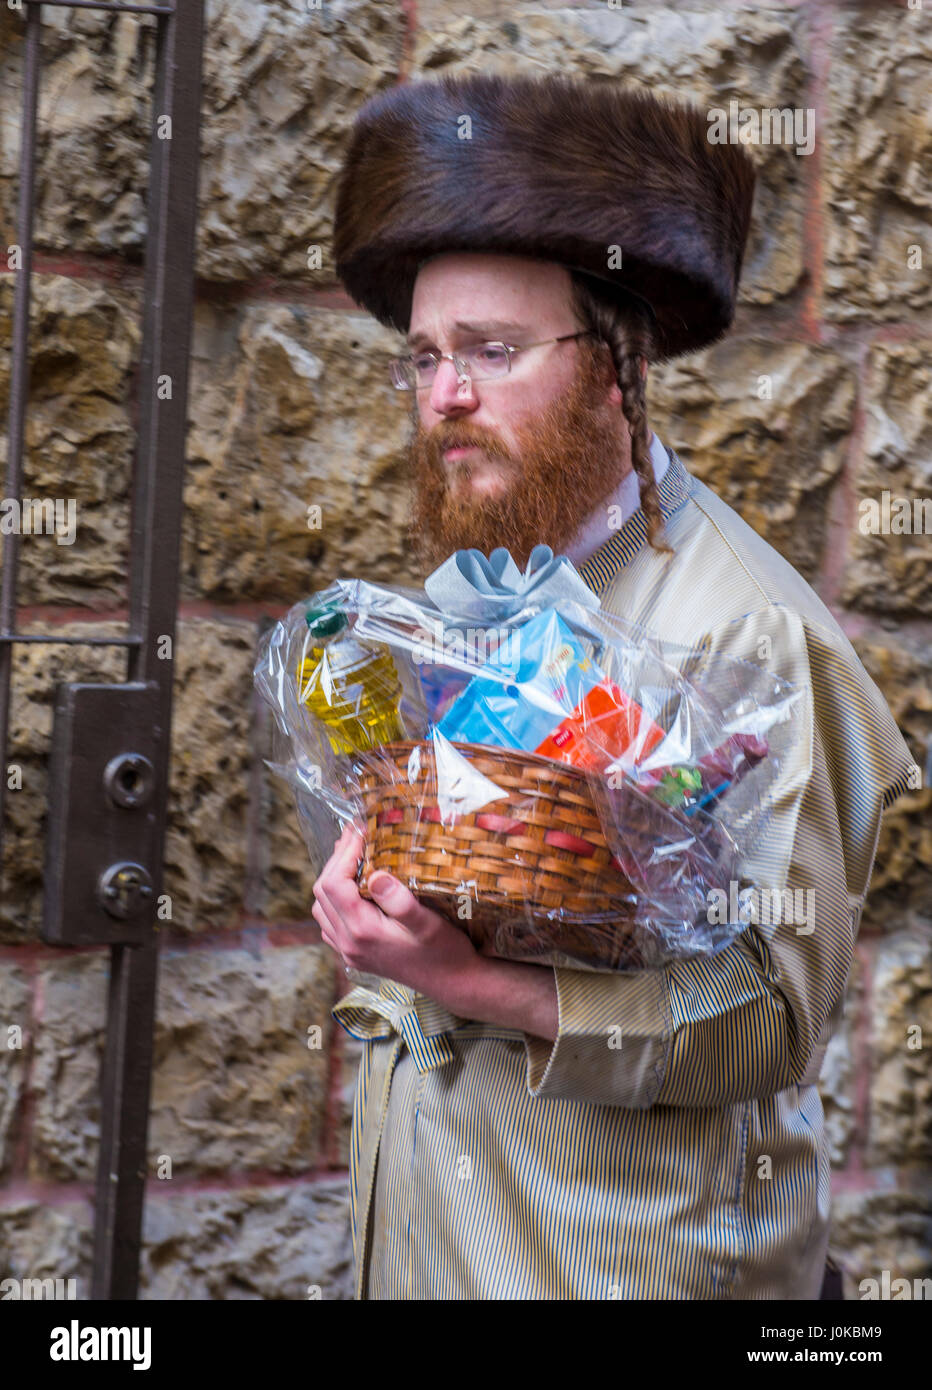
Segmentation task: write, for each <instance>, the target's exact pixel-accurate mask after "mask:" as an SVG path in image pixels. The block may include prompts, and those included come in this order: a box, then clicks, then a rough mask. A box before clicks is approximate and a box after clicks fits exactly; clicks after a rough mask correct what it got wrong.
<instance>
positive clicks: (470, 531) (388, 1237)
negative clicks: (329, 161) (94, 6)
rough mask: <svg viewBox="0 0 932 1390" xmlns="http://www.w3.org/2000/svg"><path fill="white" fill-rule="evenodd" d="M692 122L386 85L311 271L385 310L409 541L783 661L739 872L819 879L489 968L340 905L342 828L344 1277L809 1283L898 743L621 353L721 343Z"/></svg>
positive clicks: (721, 215) (821, 623) (744, 1292)
mask: <svg viewBox="0 0 932 1390" xmlns="http://www.w3.org/2000/svg"><path fill="white" fill-rule="evenodd" d="M464 116H468V117H470V121H471V126H470V128H471V129H472V141H473V143H470V142H468V141H467V142H464V144H463V147H462V148H461V147H460V146H458V145H457V143H456V139H455V135H454V134H452V133H451V132H455V131H456V130H457V129H458V128H459V126H461V124H462V120H463V117H464ZM703 127H704V121H703V119H702V117H701V116H700V115H699V114H698V113H690V112H689V111H688V109H687V108H682V107H680V108H674V107H664V106H661V104H660V103H658V102H655V101H654V99H653V98H650V97H646V96H643V95H640V94H636V95H632V94H631V93H628V92H624V91H619V90H617V89H615V88H611V87H606V86H602V85H599V86H596V87H590V86H584V85H577V84H571V83H569V82H567V81H565V80H560V79H545V80H543V81H542V82H540V83H534V82H530V81H529V80H527V79H524V80H515V79H513V80H511V81H510V82H509V81H505V80H504V79H498V78H467V79H461V80H460V81H459V82H455V81H450V80H447V81H445V82H443V83H437V84H432V83H431V84H429V83H418V84H414V85H413V86H411V87H409V88H405V89H396V90H395V91H393V92H390V93H387V94H384V95H383V96H381V97H379V98H377V99H376V100H375V102H374V103H370V105H369V107H367V108H366V110H365V111H364V113H363V114H362V115H361V117H360V120H359V122H358V123H357V130H356V134H355V137H354V142H353V144H352V145H351V149H350V153H349V156H348V159H347V166H346V170H345V171H344V180H343V184H342V185H341V193H340V199H339V201H338V210H337V228H336V237H335V242H336V247H337V263H338V268H339V270H340V273H341V276H342V277H343V279H344V282H345V283H346V284H347V288H348V289H349V290H350V293H352V294H353V296H354V298H356V299H357V300H358V301H359V302H361V303H364V304H365V305H366V306H367V307H368V308H369V309H370V310H371V311H372V312H373V313H376V314H378V316H379V317H380V318H382V319H383V321H384V322H387V323H393V324H394V325H395V326H396V327H398V328H400V329H401V330H402V331H403V332H406V333H407V334H408V338H409V344H410V348H411V351H410V352H409V353H408V354H406V355H405V357H404V359H403V360H402V361H401V362H400V363H399V365H398V366H397V367H396V368H395V369H394V372H395V380H396V384H400V385H402V386H406V387H408V388H409V389H411V391H412V397H413V400H414V410H415V411H416V415H417V418H416V419H415V429H414V437H413V440H412V444H411V456H412V468H413V472H414V475H415V484H416V497H415V506H414V522H415V529H416V530H417V531H418V533H419V539H420V543H421V544H422V547H423V550H424V557H425V560H426V561H427V563H428V564H435V563H439V561H440V560H442V559H443V558H445V557H446V556H447V555H448V554H449V553H450V551H451V550H453V549H456V548H462V547H466V546H476V547H477V548H480V549H483V550H484V551H486V552H488V551H489V550H491V549H494V548H495V547H496V546H498V545H505V546H507V547H508V548H509V549H510V550H511V553H512V555H513V556H514V558H515V559H516V561H517V562H518V563H519V564H523V562H524V561H525V560H526V558H527V555H528V553H529V552H530V549H531V548H532V546H533V545H534V544H536V543H538V542H541V541H543V542H545V543H547V544H549V545H551V547H552V548H553V549H554V551H555V552H556V553H560V552H561V551H562V552H564V553H567V554H568V555H569V556H570V558H572V559H573V560H574V562H575V563H577V564H578V566H579V568H580V573H581V574H582V576H583V578H584V579H585V580H586V581H587V582H588V583H589V584H590V585H591V587H592V588H593V589H594V590H595V592H596V593H598V594H599V595H600V598H601V602H602V605H603V607H604V608H606V609H607V610H609V611H610V612H613V613H617V614H621V615H624V616H625V617H626V618H630V619H633V620H634V621H637V622H641V623H644V624H645V625H647V626H649V627H651V628H652V629H653V630H654V632H656V633H657V634H658V635H659V636H660V637H661V638H664V639H668V640H669V641H671V642H675V643H681V644H684V645H685V646H687V647H691V648H693V649H695V650H696V651H697V652H705V653H715V652H724V653H727V654H730V655H732V656H737V657H741V658H743V659H745V660H748V661H751V662H753V663H754V664H755V665H756V666H758V667H759V666H761V665H764V666H766V667H767V668H768V669H769V670H772V671H773V672H774V673H775V674H777V675H779V676H781V677H784V678H786V679H788V680H791V681H793V682H795V683H797V684H798V685H800V686H801V687H802V688H804V690H805V691H806V695H807V704H806V717H805V719H804V720H803V725H804V728H803V734H802V736H801V738H800V740H799V743H798V746H797V747H796V748H795V749H794V752H793V754H792V756H791V757H790V758H788V760H787V765H786V767H785V768H783V769H781V779H780V795H779V797H778V798H777V804H776V808H775V813H774V815H773V817H772V820H771V823H770V826H769V828H768V834H767V837H766V843H761V844H759V845H757V846H755V847H754V850H753V852H750V853H749V854H748V857H747V863H746V866H745V867H746V868H747V869H748V871H749V872H748V876H749V877H750V878H752V879H753V881H754V882H755V883H756V884H758V885H759V886H761V887H773V888H784V887H785V888H788V889H789V890H791V891H792V892H793V894H794V899H795V900H797V901H799V900H802V901H807V902H812V903H813V915H812V921H811V922H803V921H799V920H794V921H784V922H783V923H781V924H779V925H777V926H776V927H775V928H774V930H773V933H772V934H770V935H768V934H766V933H762V932H761V931H759V930H758V929H757V928H756V927H755V926H753V925H752V926H749V927H748V929H747V930H746V931H744V932H743V933H742V934H741V935H740V936H739V937H738V938H737V939H736V940H735V941H734V942H733V943H732V945H731V946H730V947H728V948H727V949H725V950H723V951H720V952H719V953H718V954H717V955H715V956H713V957H707V958H702V959H698V960H692V961H688V962H677V963H676V964H674V965H671V966H669V967H667V968H665V969H663V970H651V971H642V972H636V973H634V972H633V973H615V974H611V973H601V974H600V973H595V972H587V971H576V970H565V969H556V968H553V967H550V966H547V967H543V966H539V965H531V964H524V963H517V962H510V961H500V960H497V959H492V958H489V957H480V956H479V955H478V954H477V953H476V952H475V950H474V949H473V947H472V946H471V944H470V942H469V939H468V937H467V936H466V934H465V933H464V932H462V931H461V930H459V929H458V928H456V927H454V926H452V925H451V923H450V922H448V921H446V919H444V918H442V917H440V916H439V915H438V914H436V913H435V912H432V911H431V910H429V909H428V908H426V907H424V906H422V905H421V904H420V903H418V901H417V899H416V897H415V896H414V895H413V894H412V893H411V892H410V891H409V890H408V889H407V888H406V887H405V886H404V885H403V884H401V883H400V882H398V881H397V880H395V879H394V878H393V877H392V876H391V875H388V874H374V875H372V876H371V878H370V880H369V888H370V891H371V892H372V894H373V896H374V898H375V900H376V902H373V903H370V902H366V901H365V900H364V899H362V898H361V897H360V895H359V892H358V889H357V886H356V880H355V873H356V867H357V862H358V858H359V854H360V849H361V841H360V839H359V837H358V835H356V833H355V832H354V831H353V830H352V829H351V828H347V830H346V831H344V833H343V835H342V836H341V837H340V840H339V842H338V844H337V846H336V849H335V850H334V853H333V855H332V857H331V859H330V860H329V861H328V863H327V865H326V866H325V867H324V869H323V871H322V873H321V875H320V877H319V878H318V879H317V881H316V883H315V884H314V891H315V896H316V902H315V906H314V909H313V913H314V916H315V919H316V920H317V921H318V922H319V924H320V926H321V931H322V936H323V939H324V941H325V942H327V944H329V945H331V946H332V947H333V948H334V949H335V950H336V951H337V952H338V953H339V955H340V957H341V959H342V960H343V962H344V963H345V964H346V965H347V966H349V967H351V968H354V969H356V970H359V971H364V972H367V973H368V974H371V975H375V976H378V977H379V978H380V980H381V984H380V987H379V989H378V991H376V990H374V989H368V988H365V987H362V986H360V987H358V988H356V989H354V990H353V991H351V993H350V994H349V995H347V996H346V998H344V999H343V1000H342V1001H341V1003H340V1004H339V1005H338V1006H337V1008H336V1009H335V1010H334V1016H335V1017H336V1018H337V1019H338V1021H339V1022H340V1023H341V1025H342V1026H343V1027H344V1028H345V1029H346V1030H347V1032H349V1033H351V1034H352V1035H354V1036H356V1037H359V1038H362V1039H364V1040H365V1051H364V1056H363V1059H362V1062H361V1066H360V1071H359V1078H358V1082H357V1090H356V1097H355V1106H354V1120H353V1133H352V1144H351V1184H350V1195H351V1213H352V1222H353V1238H354V1249H355V1254H356V1296H357V1297H359V1298H493V1299H499V1298H593V1299H601V1298H716V1299H731V1298H739V1299H767V1298H810V1299H811V1298H817V1297H818V1295H819V1290H820V1285H821V1281H822V1276H823V1270H824V1264H825V1253H826V1246H827V1240H828V1216H829V1180H830V1174H829V1159H828V1149H827V1142H826V1136H825V1127H824V1119H823V1114H822V1107H821V1103H820V1100H819V1095H818V1091H817V1089H816V1081H817V1079H818V1075H819V1069H820V1066H821V1062H822V1058H823V1056H824V1053H825V1048H826V1045H827V1042H828V1040H829V1038H830V1037H831V1035H832V1033H833V1032H834V1031H835V1029H836V1028H837V1026H838V1024H839V1021H840V1018H841V1013H842V1006H843V1000H844V993H845V987H846V981H847V977H848V972H849V969H850V964H851V957H852V950H853V943H854V938H855V935H856V932H857V927H858V923H859V919H860V912H861V908H862V905H863V901H864V896H865V893H866V890H867V886H868V882H869V878H870V873H871V870H872V867H873V857H874V851H875V848H876V837H877V833H878V831H879V825H880V817H881V814H882V810H883V808H884V806H886V805H888V804H889V803H890V802H891V801H892V800H893V799H894V798H895V797H896V795H898V793H899V792H900V791H901V790H903V789H904V788H905V786H906V784H907V779H908V777H909V774H910V769H911V766H912V762H911V758H910V755H909V752H908V749H907V748H906V745H905V743H904V742H903V739H902V737H901V736H900V734H899V731H898V730H897V728H896V725H895V723H894V721H893V719H892V717H891V716H890V713H889V710H888V709H887V707H886V705H885V704H884V701H883V699H882V697H881V695H880V693H879V691H878V690H877V689H876V687H875V686H874V685H873V683H872V682H871V681H870V679H869V678H868V676H867V674H866V673H865V672H864V670H863V668H862V666H861V664H860V662H859V661H858V659H857V656H856V654H855V653H854V651H853V648H852V647H851V646H850V644H849V643H848V642H847V639H846V638H845V637H844V634H843V633H842V632H841V630H840V629H839V628H838V626H837V624H836V623H835V621H834V619H833V618H832V616H831V614H830V613H829V612H828V610H827V609H826V608H825V607H824V605H823V604H822V603H821V602H820V600H819V599H818V597H817V596H816V595H815V593H814V592H813V591H812V590H811V589H810V588H809V586H808V585H807V584H806V583H805V582H804V581H803V580H802V579H801V578H800V576H799V575H798V574H797V573H796V572H795V571H794V570H793V569H792V568H791V567H790V566H789V565H788V564H787V563H786V561H784V560H783V559H782V558H781V557H780V556H779V555H778V554H777V553H776V552H775V551H774V550H773V549H772V548H771V547H770V546H768V545H767V544H766V543H765V542H764V541H763V540H762V539H761V538H760V537H759V536H757V535H756V534H755V533H754V532H753V531H752V530H751V529H750V528H749V527H748V526H746V525H745V523H744V522H742V520H741V518H740V517H739V516H738V515H737V514H736V513H735V512H734V511H733V510H732V509H731V508H729V507H727V506H726V505H725V504H724V503H723V502H722V501H721V499H719V498H718V497H717V496H716V495H715V494H714V493H713V492H712V491H711V490H710V489H709V488H707V487H705V486H704V485H703V484H702V483H701V482H699V480H698V479H696V478H694V477H692V476H691V475H690V474H689V473H688V471H687V470H686V469H685V468H684V466H683V464H682V462H681V461H680V460H679V458H678V457H677V456H676V454H674V453H672V451H668V450H665V449H664V448H663V446H662V444H661V443H660V441H659V440H658V439H657V437H656V435H654V434H653V433H652V432H651V431H650V429H649V426H648V424H647V417H646V408H645V403H644V379H645V375H646V365H647V362H648V361H658V360H664V359H665V358H667V357H669V356H672V355H675V354H676V353H678V352H683V351H688V350H690V349H692V348H694V347H696V346H697V345H699V344H700V343H701V342H704V341H711V340H713V339H714V338H715V337H717V336H720V335H721V333H722V332H723V331H724V329H725V328H726V327H727V325H728V323H729V322H730V319H731V316H732V313H733V298H734V294H735V290H736V286H737V281H738V274H739V271H740V265H741V258H742V254H743V248H744V240H745V237H746V233H747V226H748V219H749V213H750V200H751V195H752V189H753V173H752V172H749V170H750V165H749V161H748V157H747V155H746V153H745V152H744V151H743V150H738V149H736V148H734V147H730V148H729V147H722V146H716V147H712V146H709V145H708V144H707V142H704V141H703V140H702V139H701V133H702V129H703ZM528 131H531V132H533V139H532V140H530V141H529V140H528V139H527V134H528ZM609 132H610V133H611V134H612V138H611V139H609V138H608V133H609ZM476 140H479V141H480V142H481V143H480V145H479V147H478V148H477V147H476V145H475V143H474V142H475V141H476ZM587 142H588V143H587ZM462 149H465V150H466V151H467V152H466V153H465V154H463V153H462ZM402 150H403V152H404V154H403V164H402V165H400V164H399V161H401V160H402V154H401V153H400V152H401V151H402ZM503 169H504V170H507V182H506V185H505V186H504V187H503V186H502V184H501V177H500V171H501V170H503ZM580 171H582V172H580ZM642 187H643V193H642ZM509 190H510V197H511V201H510V202H509V201H508V193H509ZM415 195H416V198H417V203H416V207H414V208H412V199H414V198H415ZM548 196H549V199H550V201H549V202H548V201H547V199H548ZM503 200H504V201H503ZM516 209H517V211H516ZM632 209H633V211H632ZM608 229H610V230H608ZM615 242H620V243H621V245H622V247H623V256H622V258H621V262H620V264H614V265H613V269H612V271H611V272H607V271H606V269H605V267H606V264H607V261H606V252H607V250H608V247H609V246H610V245H611V244H613V243H615ZM445 248H446V249H445ZM548 250H549V252H550V254H549V255H548V254H547V252H548ZM522 252H523V253H524V254H522ZM496 344H498V345H501V346H495V345H496ZM489 345H492V346H491V347H490V346H489ZM503 352H504V357H503ZM506 358H507V361H506V360H505V359H506ZM376 903H377V904H378V905H376ZM619 1030H620V1034H619ZM619 1036H620V1039H621V1046H620V1048H619V1047H618V1046H617V1039H618V1037H619Z"/></svg>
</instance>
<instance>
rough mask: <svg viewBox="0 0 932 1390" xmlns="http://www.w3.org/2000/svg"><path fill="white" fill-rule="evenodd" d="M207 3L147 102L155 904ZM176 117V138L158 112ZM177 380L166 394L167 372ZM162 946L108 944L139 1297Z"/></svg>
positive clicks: (116, 1102) (139, 530)
mask: <svg viewBox="0 0 932 1390" xmlns="http://www.w3.org/2000/svg"><path fill="white" fill-rule="evenodd" d="M203 26H204V15H203V0H178V4H177V6H176V9H175V12H174V14H173V16H171V17H170V18H162V19H159V22H158V31H157V40H156V70H155V83H154V87H153V98H152V133H151V143H150V177H149V188H148V197H147V216H148V229H147V236H146V263H145V288H144V317H143V335H142V349H141V354H140V373H139V433H138V446H137V458H136V467H135V469H134V474H133V502H132V506H133V514H132V526H131V539H130V552H129V553H130V601H129V611H130V626H131V628H132V630H133V631H134V632H138V633H140V634H141V638H142V640H141V642H140V644H139V645H138V646H137V647H134V648H132V649H130V651H129V652H128V671H127V679H128V680H131V681H152V682H154V683H155V684H156V685H157V686H158V691H159V696H158V710H159V714H158V722H159V726H160V729H161V731H162V737H161V740H160V754H159V757H158V760H157V761H158V766H157V767H156V770H155V771H156V785H157V786H158V787H159V788H160V792H161V794H160V795H159V797H158V806H157V813H156V814H157V826H156V832H155V844H156V855H155V862H154V863H153V866H152V867H153V873H152V878H153V884H154V893H153V903H157V902H158V898H159V895H160V893H161V888H162V856H163V852H164V836H165V817H166V803H167V784H168V762H169V743H170V738H169V733H170V729H171V704H172V673H173V668H174V663H173V662H172V661H171V660H164V659H160V656H161V653H162V652H163V651H164V650H165V647H166V643H165V639H168V644H169V650H171V649H172V648H173V646H174V639H175V610H176V608H177V599H178V571H179V556H180V547H181V513H182V490H183V481H184V452H185V426H186V414H187V394H188V360H189V356H190V338H191V322H192V311H193V298H194V233H195V223H196V216H197V175H198V153H199V128H200V101H201V59H202V48H203ZM165 115H168V116H170V118H171V133H170V138H168V139H159V138H158V134H157V130H156V127H157V121H158V118H159V117H163V116H165ZM166 376H167V377H168V378H169V379H170V382H171V394H170V396H169V397H164V393H162V396H163V397H164V398H159V392H158V383H159V379H160V378H162V379H164V378H165V377H166ZM157 964H158V958H157V948H156V938H155V934H154V932H153V933H152V936H151V940H150V941H149V942H148V944H146V945H144V946H135V947H133V946H116V947H113V948H112V951H111V972H110V981H111V988H110V1008H109V1014H108V1025H107V1042H106V1051H105V1055H104V1065H103V1091H102V1097H101V1136H100V1156H99V1163H98V1170H97V1203H96V1212H95V1229H94V1274H93V1280H92V1289H91V1297H92V1298H119V1299H132V1298H135V1297H136V1294H137V1289H138V1275H139V1245H140V1239H141V1232H142V1207H143V1200H144V1195H145V1180H146V1129H147V1121H148V1111H149V1092H150V1086H151V1075H152V1029H153V1022H154V1017H155V989H156V973H157Z"/></svg>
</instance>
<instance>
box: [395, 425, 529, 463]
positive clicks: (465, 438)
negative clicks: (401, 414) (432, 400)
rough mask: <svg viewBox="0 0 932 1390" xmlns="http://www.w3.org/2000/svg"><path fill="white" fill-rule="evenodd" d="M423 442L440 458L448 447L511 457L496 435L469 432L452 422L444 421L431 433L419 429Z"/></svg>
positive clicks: (424, 445)
mask: <svg viewBox="0 0 932 1390" xmlns="http://www.w3.org/2000/svg"><path fill="white" fill-rule="evenodd" d="M416 433H417V434H418V435H419V437H420V440H421V444H422V446H423V447H425V448H426V449H427V450H428V451H429V452H430V453H431V454H432V455H433V457H434V458H438V459H439V458H440V457H441V455H442V454H445V453H446V451H447V450H448V449H482V450H484V451H485V453H487V454H489V455H490V456H491V457H493V458H504V459H510V458H511V454H510V452H509V450H508V449H507V448H506V447H505V445H504V444H502V443H501V441H500V440H498V439H497V438H495V437H494V436H489V435H485V434H479V433H476V432H474V431H473V432H470V433H467V432H466V431H464V430H463V428H462V426H461V425H456V424H455V423H452V422H444V423H443V424H440V425H437V426H436V427H435V428H434V429H433V430H431V431H430V433H427V432H426V431H424V430H421V429H418V430H417V431H416Z"/></svg>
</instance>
